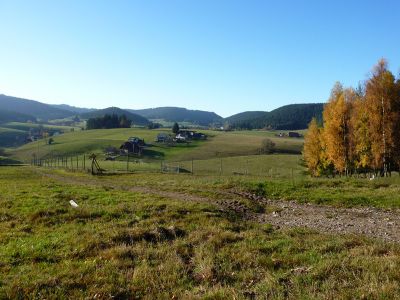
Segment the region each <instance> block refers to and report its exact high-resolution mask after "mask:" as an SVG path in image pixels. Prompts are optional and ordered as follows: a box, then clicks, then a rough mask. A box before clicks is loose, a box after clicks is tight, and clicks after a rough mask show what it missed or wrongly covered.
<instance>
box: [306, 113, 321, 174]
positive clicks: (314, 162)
mask: <svg viewBox="0 0 400 300" xmlns="http://www.w3.org/2000/svg"><path fill="white" fill-rule="evenodd" d="M320 138H321V135H320V129H319V128H318V123H317V120H316V119H315V118H313V119H312V120H311V122H310V124H309V125H308V130H307V133H306V135H305V137H304V148H303V157H304V160H305V162H306V164H307V167H308V169H309V171H310V172H311V175H312V176H319V175H320V171H321V154H322V145H321V139H320Z"/></svg>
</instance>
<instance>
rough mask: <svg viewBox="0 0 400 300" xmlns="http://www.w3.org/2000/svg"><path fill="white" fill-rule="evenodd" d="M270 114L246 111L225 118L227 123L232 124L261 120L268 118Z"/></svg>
mask: <svg viewBox="0 0 400 300" xmlns="http://www.w3.org/2000/svg"><path fill="white" fill-rule="evenodd" d="M267 114H268V112H266V111H245V112H241V113H238V114H235V115H232V116H230V117H227V118H225V122H228V123H230V124H234V123H238V122H242V121H248V120H252V119H256V118H260V117H262V116H266V115H267Z"/></svg>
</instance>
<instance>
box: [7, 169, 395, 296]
mask: <svg viewBox="0 0 400 300" xmlns="http://www.w3.org/2000/svg"><path fill="white" fill-rule="evenodd" d="M57 176H62V178H63V179H59V178H58V177H57ZM249 180H250V181H249ZM392 180H394V179H392ZM85 182H87V184H86V185H85ZM258 183H259V181H258V180H257V179H254V178H251V179H246V178H243V177H240V178H237V177H232V178H231V177H220V176H206V177H205V176H192V175H184V174H180V175H168V174H153V175H151V174H136V175H121V176H105V177H92V176H90V175H86V174H83V173H68V172H65V171H57V170H45V169H34V168H31V167H22V168H21V167H20V168H16V167H3V168H0V207H1V209H0V228H1V230H0V274H1V276H0V298H14V299H15V298H20V299H23V298H111V297H115V298H145V299H156V298H157V299H161V298H175V299H182V298H189V299H196V298H205V299H227V298H230V299H233V298H235V299H248V298H257V299H258V298H274V299H275V298H276V299H284V298H293V299H298V298H307V299H308V298H318V299H321V298H326V299H350V298H352V299H353V298H365V299H368V298H371V299H372V298H374V299H376V298H382V299H386V298H395V297H396V296H398V295H399V293H400V284H399V282H400V277H399V272H398V265H399V263H400V261H399V257H400V248H399V247H398V246H397V245H394V244H387V243H382V242H379V241H374V240H369V239H366V238H362V237H356V236H351V235H350V236H349V235H327V234H323V233H317V232H315V231H312V230H306V229H302V228H298V229H273V228H272V227H271V226H269V225H267V224H258V223H255V222H251V221H245V220H243V219H242V218H241V216H240V215H237V214H235V213H234V212H230V211H221V210H220V209H218V207H217V206H215V205H214V199H217V198H218V197H220V195H219V193H220V191H221V192H222V191H224V190H226V189H229V188H231V187H232V186H234V187H240V186H241V187H243V188H245V187H246V185H255V186H257V185H258ZM366 184H368V182H367V183H366ZM371 184H372V183H371ZM392 184H393V185H394V183H392ZM392 184H390V183H389V189H385V190H382V194H383V193H384V192H385V191H386V193H387V194H389V193H392V192H393V191H394V190H392V189H391V188H392V187H391V185H392ZM129 186H135V187H137V188H138V187H146V188H147V189H144V190H143V192H139V191H136V192H133V191H129V190H128V189H127V188H129ZM338 188H339V189H341V188H343V189H345V187H344V186H340V185H339V186H338ZM372 188H373V187H372V186H359V187H357V186H354V187H353V189H354V190H353V193H354V192H356V191H357V190H358V191H362V190H369V189H372ZM378 188H379V187H378ZM161 190H167V191H170V193H172V192H174V191H176V190H178V191H179V192H180V193H184V194H186V195H187V196H186V197H185V198H177V197H166V196H161V195H160V194H158V193H157V191H161ZM191 195H202V196H207V197H208V199H209V201H208V202H201V201H200V202H199V201H196V200H190V199H191V197H192V196H191ZM71 199H74V200H75V201H76V202H77V203H78V204H79V207H78V208H72V207H71V206H70V205H69V203H68V202H69V201H70V200H71ZM240 201H242V200H240ZM243 203H244V205H250V204H249V203H247V202H243ZM249 209H252V207H251V205H250V206H249Z"/></svg>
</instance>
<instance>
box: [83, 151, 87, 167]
mask: <svg viewBox="0 0 400 300" xmlns="http://www.w3.org/2000/svg"><path fill="white" fill-rule="evenodd" d="M85 169H86V155H85V154H84V155H83V170H84V171H85Z"/></svg>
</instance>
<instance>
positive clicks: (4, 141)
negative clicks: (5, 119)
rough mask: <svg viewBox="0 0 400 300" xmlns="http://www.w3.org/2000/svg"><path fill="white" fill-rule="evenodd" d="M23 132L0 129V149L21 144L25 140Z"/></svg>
mask: <svg viewBox="0 0 400 300" xmlns="http://www.w3.org/2000/svg"><path fill="white" fill-rule="evenodd" d="M26 135H27V134H26V132H25V131H23V130H18V129H13V128H7V127H0V147H15V146H19V145H21V144H23V143H24V142H25V138H26Z"/></svg>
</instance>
